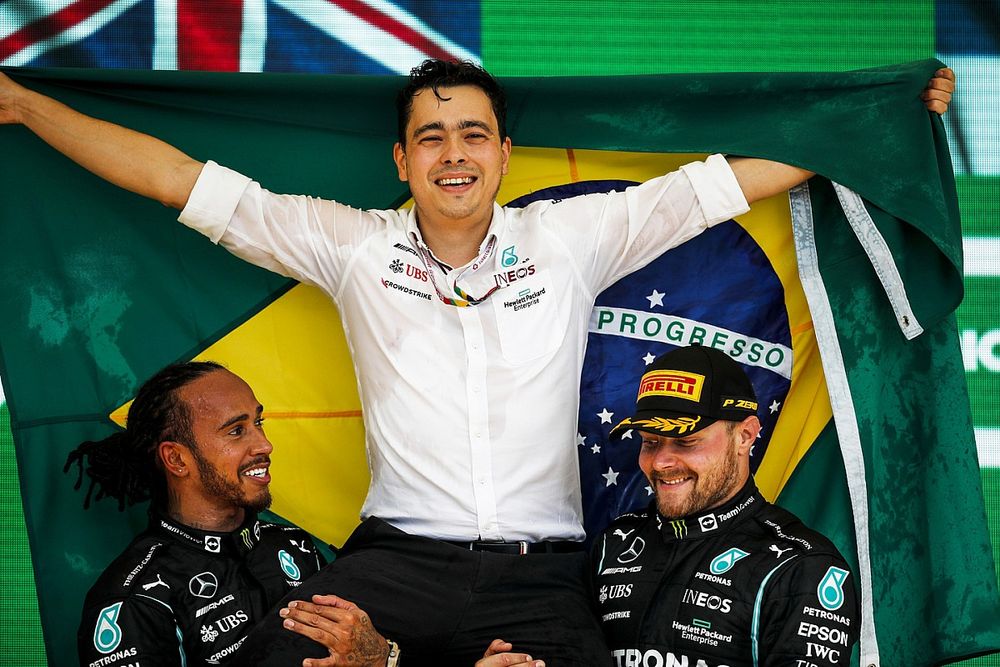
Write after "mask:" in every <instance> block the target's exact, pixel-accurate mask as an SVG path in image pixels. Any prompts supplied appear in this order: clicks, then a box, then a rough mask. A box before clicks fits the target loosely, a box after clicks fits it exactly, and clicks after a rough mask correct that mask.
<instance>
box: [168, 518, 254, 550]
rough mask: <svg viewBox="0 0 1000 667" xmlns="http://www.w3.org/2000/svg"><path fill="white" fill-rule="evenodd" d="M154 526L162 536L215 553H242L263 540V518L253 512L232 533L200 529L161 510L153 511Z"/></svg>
mask: <svg viewBox="0 0 1000 667" xmlns="http://www.w3.org/2000/svg"><path fill="white" fill-rule="evenodd" d="M150 528H151V529H152V530H153V532H155V533H157V534H158V535H161V536H163V537H167V538H170V539H172V540H173V541H175V542H180V543H182V544H186V545H188V546H189V547H192V548H195V549H200V550H201V551H205V552H207V553H213V554H227V555H236V556H242V555H244V554H246V553H247V552H249V551H250V550H251V549H253V548H254V547H255V546H256V545H257V543H258V542H259V541H260V521H259V520H258V519H257V515H256V514H254V513H252V512H247V516H246V518H245V519H244V521H243V523H242V525H240V527H239V528H237V529H236V530H233V531H230V532H216V531H209V530H199V529H198V528H192V527H191V526H186V525H184V524H183V523H178V522H176V521H174V520H173V519H171V518H170V517H168V516H166V515H164V514H161V513H159V512H151V513H150Z"/></svg>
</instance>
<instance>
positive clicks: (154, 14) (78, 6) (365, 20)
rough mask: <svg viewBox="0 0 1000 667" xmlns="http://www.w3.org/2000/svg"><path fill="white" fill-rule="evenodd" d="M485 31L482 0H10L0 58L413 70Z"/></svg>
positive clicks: (40, 62) (463, 48)
mask: <svg viewBox="0 0 1000 667" xmlns="http://www.w3.org/2000/svg"><path fill="white" fill-rule="evenodd" d="M479 33H480V20H479V0H473V1H471V2H467V1H461V2H456V1H434V2H431V1H427V0H395V1H394V2H389V1H388V0H8V1H6V2H0V65H9V66H27V67H67V66H70V67H100V68H130V69H165V70H173V69H181V70H213V71H228V72H236V71H239V72H292V71H295V72H316V73H331V74H406V73H408V72H409V70H410V68H411V67H413V66H414V65H416V64H418V63H419V62H421V61H422V60H424V59H426V58H461V59H466V60H473V61H475V62H479V61H480V36H479Z"/></svg>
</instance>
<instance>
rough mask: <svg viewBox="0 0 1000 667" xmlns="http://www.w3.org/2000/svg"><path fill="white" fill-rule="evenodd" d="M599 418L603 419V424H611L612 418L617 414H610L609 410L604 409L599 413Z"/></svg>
mask: <svg viewBox="0 0 1000 667" xmlns="http://www.w3.org/2000/svg"><path fill="white" fill-rule="evenodd" d="M597 416H598V417H600V418H601V423H602V424H610V423H611V418H612V417H614V416H615V413H613V412H608V409H607V408H604V409H603V410H601V411H600V412H598V413H597Z"/></svg>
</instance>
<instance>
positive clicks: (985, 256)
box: [962, 236, 1000, 278]
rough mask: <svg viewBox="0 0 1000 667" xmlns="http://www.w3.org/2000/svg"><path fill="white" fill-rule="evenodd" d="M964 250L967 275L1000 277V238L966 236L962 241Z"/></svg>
mask: <svg viewBox="0 0 1000 667" xmlns="http://www.w3.org/2000/svg"><path fill="white" fill-rule="evenodd" d="M962 249H963V250H964V251H965V275H967V276H972V277H976V278H996V277H1000V237H998V236H966V237H965V238H963V239H962Z"/></svg>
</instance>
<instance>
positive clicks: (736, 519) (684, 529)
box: [649, 477, 766, 542]
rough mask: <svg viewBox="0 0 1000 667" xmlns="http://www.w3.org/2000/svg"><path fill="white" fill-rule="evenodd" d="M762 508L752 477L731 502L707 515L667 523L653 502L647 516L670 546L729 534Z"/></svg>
mask: <svg viewBox="0 0 1000 667" xmlns="http://www.w3.org/2000/svg"><path fill="white" fill-rule="evenodd" d="M765 504H766V501H765V500H764V496H762V495H761V494H760V491H758V490H757V485H756V484H755V483H754V481H753V477H751V478H750V479H748V480H747V483H746V484H744V485H743V488H742V489H740V491H739V493H737V494H736V495H735V496H734V497H733V498H732V500H730V501H729V502H727V503H726V504H724V505H720V506H719V507H715V508H713V509H711V510H709V511H705V512H696V513H694V514H690V515H688V516H686V517H682V518H680V519H666V518H664V517H663V516H661V515H660V513H659V512H658V511H657V509H656V501H653V502H651V503H650V507H649V513H650V515H651V516H654V517H655V518H656V526H657V527H658V528H659V529H660V536H661V537H663V540H664V541H665V542H672V541H675V540H687V539H696V538H699V537H704V536H710V535H716V534H718V533H719V532H722V531H726V530H729V529H731V528H732V527H733V526H735V525H738V524H739V523H741V522H742V521H743V520H745V519H746V518H747V517H749V516H753V515H754V514H756V513H757V511H758V509H759V508H761V507H763V506H764V505H765Z"/></svg>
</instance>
